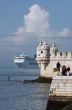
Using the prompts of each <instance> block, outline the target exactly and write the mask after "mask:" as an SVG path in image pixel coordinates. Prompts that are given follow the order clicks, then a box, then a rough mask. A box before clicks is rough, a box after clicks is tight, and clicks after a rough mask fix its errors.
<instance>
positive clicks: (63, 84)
mask: <svg viewBox="0 0 72 110" xmlns="http://www.w3.org/2000/svg"><path fill="white" fill-rule="evenodd" d="M49 95H50V96H72V76H56V77H54V78H53V80H52V83H51V87H50V93H49Z"/></svg>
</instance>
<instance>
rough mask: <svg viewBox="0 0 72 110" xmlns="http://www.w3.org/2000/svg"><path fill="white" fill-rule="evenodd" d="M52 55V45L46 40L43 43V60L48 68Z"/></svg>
mask: <svg viewBox="0 0 72 110" xmlns="http://www.w3.org/2000/svg"><path fill="white" fill-rule="evenodd" d="M49 56H50V47H49V46H48V44H47V42H46V41H44V43H43V45H42V46H41V62H42V64H43V65H44V68H46V66H47V64H48V61H49Z"/></svg>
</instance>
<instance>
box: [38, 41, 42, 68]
mask: <svg viewBox="0 0 72 110" xmlns="http://www.w3.org/2000/svg"><path fill="white" fill-rule="evenodd" d="M42 44H43V43H42V40H41V41H40V43H39V45H38V47H37V55H36V60H37V63H38V64H39V66H40V64H41V46H42Z"/></svg>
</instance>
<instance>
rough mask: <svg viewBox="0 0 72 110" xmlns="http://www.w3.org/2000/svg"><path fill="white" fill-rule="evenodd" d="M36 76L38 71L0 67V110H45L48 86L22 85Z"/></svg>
mask: <svg viewBox="0 0 72 110" xmlns="http://www.w3.org/2000/svg"><path fill="white" fill-rule="evenodd" d="M8 76H10V81H8ZM38 76H39V70H38V69H28V68H27V69H18V68H16V67H12V66H10V67H9V66H6V67H5V66H3V67H0V110H46V105H47V101H48V93H49V87H50V84H46V83H26V84H23V80H30V79H36V78H38Z"/></svg>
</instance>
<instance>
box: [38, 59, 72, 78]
mask: <svg viewBox="0 0 72 110" xmlns="http://www.w3.org/2000/svg"><path fill="white" fill-rule="evenodd" d="M57 62H60V64H61V67H60V74H61V71H62V66H63V65H66V67H68V66H70V69H71V70H70V72H71V73H72V58H70V59H67V58H60V59H57V58H50V61H48V64H47V66H46V68H44V67H43V66H44V64H42V63H41V68H40V69H41V73H40V74H41V76H45V77H54V76H56V75H57V74H58V72H54V71H53V70H54V68H56V64H57Z"/></svg>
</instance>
